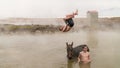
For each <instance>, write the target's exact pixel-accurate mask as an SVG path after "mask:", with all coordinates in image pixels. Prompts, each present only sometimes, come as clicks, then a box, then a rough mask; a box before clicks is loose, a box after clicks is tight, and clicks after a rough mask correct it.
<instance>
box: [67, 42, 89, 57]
mask: <svg viewBox="0 0 120 68" xmlns="http://www.w3.org/2000/svg"><path fill="white" fill-rule="evenodd" d="M66 46H67V58H68V59H73V58H77V57H78V56H79V53H80V52H81V51H82V50H83V48H84V47H85V46H87V45H85V44H83V45H79V46H77V47H74V48H73V42H72V43H71V44H68V42H66ZM88 52H89V48H88Z"/></svg>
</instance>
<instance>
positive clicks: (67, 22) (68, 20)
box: [64, 18, 74, 27]
mask: <svg viewBox="0 0 120 68" xmlns="http://www.w3.org/2000/svg"><path fill="white" fill-rule="evenodd" d="M64 21H65V23H66V24H67V25H68V26H70V27H73V26H74V21H73V19H72V18H70V19H66V20H64Z"/></svg>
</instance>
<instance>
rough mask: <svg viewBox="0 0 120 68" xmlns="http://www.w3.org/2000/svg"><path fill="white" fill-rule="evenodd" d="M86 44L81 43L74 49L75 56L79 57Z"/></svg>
mask: <svg viewBox="0 0 120 68" xmlns="http://www.w3.org/2000/svg"><path fill="white" fill-rule="evenodd" d="M84 46H85V45H79V46H77V47H75V48H74V49H73V51H74V56H75V57H78V55H79V53H80V52H81V51H82V49H83V47H84Z"/></svg>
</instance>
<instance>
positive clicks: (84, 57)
mask: <svg viewBox="0 0 120 68" xmlns="http://www.w3.org/2000/svg"><path fill="white" fill-rule="evenodd" d="M78 62H82V63H89V62H91V60H90V53H89V51H88V47H87V46H84V47H83V50H82V51H81V52H80V54H79V56H78Z"/></svg>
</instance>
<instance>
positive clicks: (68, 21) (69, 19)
mask: <svg viewBox="0 0 120 68" xmlns="http://www.w3.org/2000/svg"><path fill="white" fill-rule="evenodd" d="M75 15H78V10H76V11H75V12H73V13H72V14H69V15H66V18H63V20H64V21H65V23H66V25H65V26H62V27H60V28H59V30H60V31H62V32H67V31H69V30H70V29H71V28H72V27H73V26H74V21H73V19H72V18H74V17H75Z"/></svg>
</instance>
